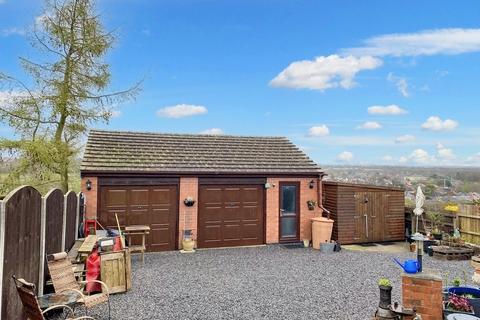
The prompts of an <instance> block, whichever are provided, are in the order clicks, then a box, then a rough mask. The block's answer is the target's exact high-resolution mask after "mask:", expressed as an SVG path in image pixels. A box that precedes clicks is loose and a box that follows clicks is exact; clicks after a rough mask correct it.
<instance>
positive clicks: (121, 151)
mask: <svg viewBox="0 0 480 320" xmlns="http://www.w3.org/2000/svg"><path fill="white" fill-rule="evenodd" d="M81 171H82V172H83V173H86V172H98V173H101V172H112V173H116V172H122V173H129V172H130V173H133V172H139V173H188V174H219V173H225V174H226V173H231V174H254V173H255V174H315V175H317V174H321V173H322V171H321V168H320V167H319V166H318V165H317V164H316V163H315V162H313V161H312V160H311V159H310V158H309V157H308V156H307V155H306V154H305V153H304V152H302V151H301V150H300V149H299V148H298V147H296V146H295V145H294V144H293V143H292V142H290V140H288V139H287V138H285V137H253V136H227V135H195V134H170V133H148V132H123V131H104V130H91V131H90V133H89V135H88V141H87V145H86V147H85V152H84V155H83V160H82V165H81Z"/></svg>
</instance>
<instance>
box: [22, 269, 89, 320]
mask: <svg viewBox="0 0 480 320" xmlns="http://www.w3.org/2000/svg"><path fill="white" fill-rule="evenodd" d="M13 281H14V282H15V286H16V287H17V292H18V295H19V296H20V300H22V304H23V310H24V312H25V315H26V316H27V320H45V314H46V313H47V312H49V311H51V310H55V309H63V312H65V310H67V311H68V312H69V313H70V314H71V315H72V316H73V317H74V316H75V315H74V314H73V310H72V308H70V307H69V306H66V305H56V306H52V307H50V308H48V309H45V310H44V311H42V310H41V309H40V306H39V304H38V300H37V295H36V294H35V291H36V290H35V285H34V284H33V283H28V282H26V281H25V280H23V279H17V278H15V276H13ZM66 319H67V320H80V319H93V318H92V317H88V316H82V317H79V318H66Z"/></svg>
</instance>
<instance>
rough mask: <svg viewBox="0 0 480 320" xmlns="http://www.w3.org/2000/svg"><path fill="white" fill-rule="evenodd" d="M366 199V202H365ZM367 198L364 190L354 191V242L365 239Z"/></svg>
mask: <svg viewBox="0 0 480 320" xmlns="http://www.w3.org/2000/svg"><path fill="white" fill-rule="evenodd" d="M366 201H367V202H366ZM366 203H368V198H367V194H366V192H355V214H354V216H353V221H354V224H355V229H354V230H355V234H354V235H353V239H354V240H355V242H365V241H367V228H366V227H367V223H368V222H367V206H366Z"/></svg>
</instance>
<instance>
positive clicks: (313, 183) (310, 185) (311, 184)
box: [308, 180, 315, 189]
mask: <svg viewBox="0 0 480 320" xmlns="http://www.w3.org/2000/svg"><path fill="white" fill-rule="evenodd" d="M308 187H309V188H310V189H313V188H315V181H313V180H312V181H310V183H309V184H308Z"/></svg>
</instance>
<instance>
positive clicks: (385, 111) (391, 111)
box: [368, 104, 407, 116]
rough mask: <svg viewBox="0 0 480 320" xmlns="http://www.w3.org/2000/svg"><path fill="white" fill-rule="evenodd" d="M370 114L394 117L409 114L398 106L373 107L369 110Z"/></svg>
mask: <svg viewBox="0 0 480 320" xmlns="http://www.w3.org/2000/svg"><path fill="white" fill-rule="evenodd" d="M368 113H370V114H374V115H392V116H397V115H401V114H405V113H407V110H405V109H402V108H400V107H399V106H397V105H396V104H391V105H388V106H371V107H369V108H368Z"/></svg>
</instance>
